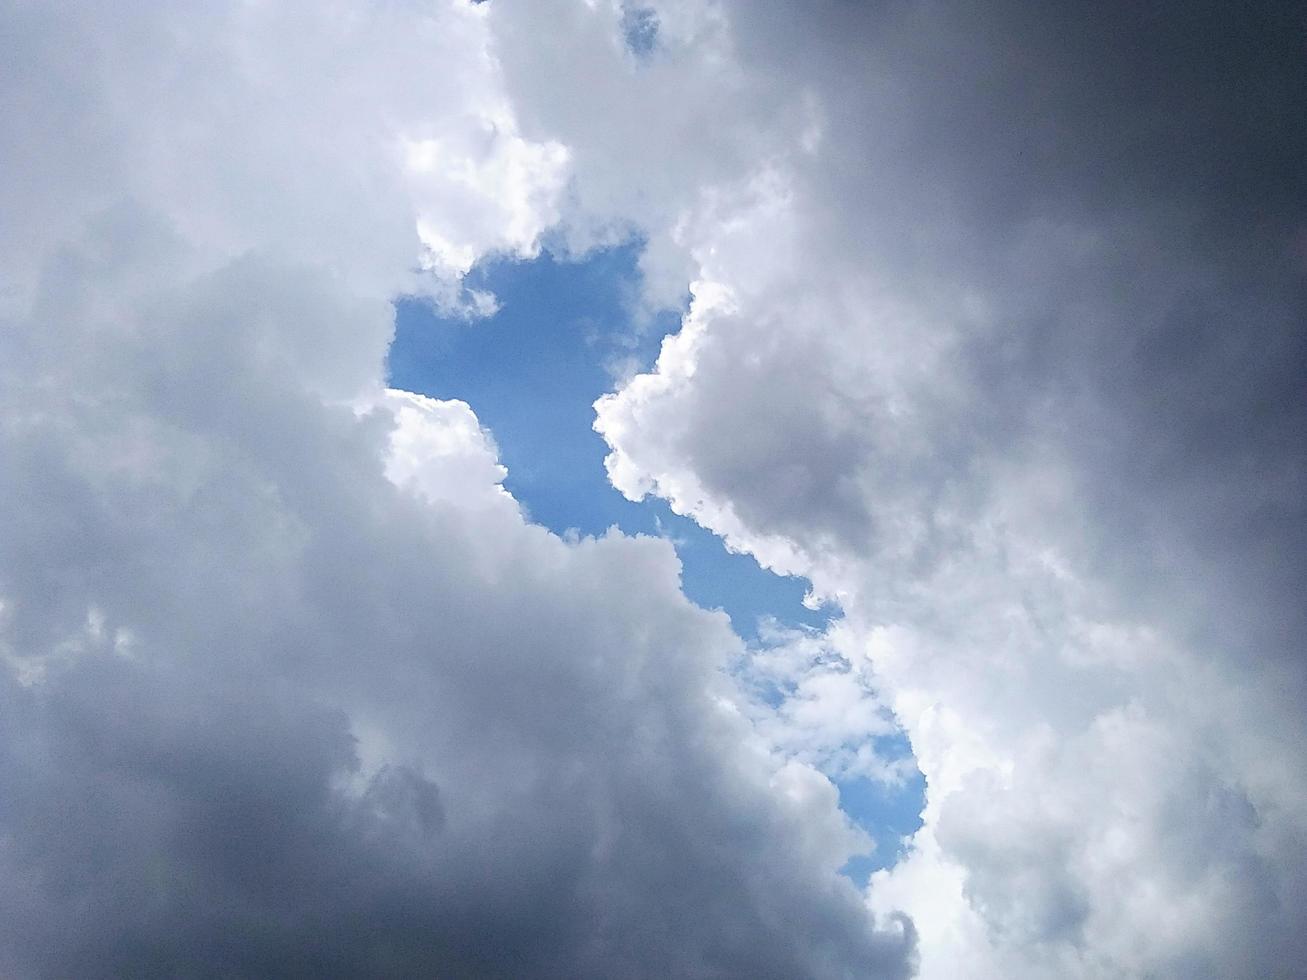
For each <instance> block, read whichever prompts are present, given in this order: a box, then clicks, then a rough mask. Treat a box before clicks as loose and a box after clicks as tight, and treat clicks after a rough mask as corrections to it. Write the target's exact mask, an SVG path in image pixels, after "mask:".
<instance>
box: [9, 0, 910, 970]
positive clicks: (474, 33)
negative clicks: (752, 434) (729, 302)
mask: <svg viewBox="0 0 1307 980" xmlns="http://www.w3.org/2000/svg"><path fill="white" fill-rule="evenodd" d="M3 17H4V20H5V28H4V33H5V35H6V37H7V38H9V39H10V41H11V44H12V46H13V48H14V50H15V52H18V53H20V56H19V57H16V58H15V59H14V60H12V61H9V62H8V63H7V66H6V76H5V78H4V81H3V85H4V91H5V95H6V99H7V103H6V104H7V105H8V104H12V105H13V107H14V110H13V111H6V114H5V121H4V124H3V126H2V127H0V129H3V132H4V137H3V138H4V141H5V142H4V146H5V147H6V148H7V149H8V150H12V151H13V153H12V155H7V160H8V161H9V164H8V165H7V169H8V170H9V171H11V172H12V173H13V174H14V179H13V180H12V181H8V180H7V181H6V182H5V188H4V191H3V193H4V206H5V208H6V214H7V219H6V222H5V227H4V232H3V236H2V237H3V249H4V252H3V254H4V256H5V257H6V259H8V258H13V259H14V261H13V262H6V264H5V269H6V273H5V274H6V279H5V295H4V305H3V308H2V309H0V318H3V324H2V328H0V410H2V411H0V414H2V416H3V427H2V428H0V458H3V459H4V461H5V463H4V466H3V467H0V523H2V524H3V526H4V527H5V528H6V529H7V530H6V532H5V534H4V535H3V536H0V603H2V605H0V660H2V661H3V666H4V669H3V670H0V923H2V924H0V972H3V973H4V974H5V975H6V976H14V977H28V976H52V975H58V976H63V975H76V976H122V975H140V976H150V975H175V974H187V975H190V974H196V975H218V974H221V975H225V976H232V975H235V976H268V975H297V974H308V975H340V976H368V975H376V976H407V975H415V974H429V973H432V972H439V973H440V974H441V975H450V976H475V977H492V976H524V975H525V976H568V977H572V976H595V977H611V976H750V977H767V976H774V977H794V976H813V977H844V976H851V975H866V974H868V973H870V974H872V975H875V976H884V977H902V976H907V975H908V974H909V973H910V972H911V967H912V963H913V959H914V944H915V931H914V927H913V926H912V924H911V922H910V921H909V920H907V919H906V918H904V917H901V916H896V917H893V918H890V917H882V918H880V919H877V918H875V917H873V915H872V914H871V913H870V912H869V911H868V910H867V908H866V907H865V904H864V903H863V902H862V901H861V897H860V895H859V894H858V892H857V891H856V889H855V888H854V887H853V886H852V885H851V884H850V883H849V882H848V881H847V880H846V879H844V878H841V877H840V876H839V874H838V869H839V868H840V867H841V866H842V865H843V864H844V862H845V861H846V860H847V859H848V856H849V854H850V852H851V850H853V849H856V848H857V847H859V846H861V844H862V839H861V837H860V835H859V834H857V833H856V832H854V831H853V830H852V829H851V827H850V825H849V824H848V821H847V820H846V819H845V818H844V817H843V815H842V814H841V813H840V812H839V810H838V807H837V800H836V794H835V791H834V788H833V787H832V786H831V784H830V782H829V781H828V780H827V779H826V778H825V777H824V776H822V775H821V774H819V773H818V772H817V771H816V770H815V769H813V768H811V767H810V766H807V765H805V764H803V763H802V762H800V761H794V760H789V759H787V757H786V756H785V755H783V754H781V753H779V752H776V751H773V750H772V748H771V747H770V746H769V745H768V743H767V742H766V741H765V740H763V739H762V738H760V737H759V735H758V733H757V732H756V731H755V729H754V727H753V726H752V724H751V723H750V722H749V720H748V719H747V718H746V717H745V716H744V715H743V714H742V713H741V712H740V711H738V710H733V709H732V707H731V704H732V699H733V698H735V697H737V696H738V692H737V690H736V688H735V687H734V686H733V685H732V683H731V682H730V679H729V677H728V675H727V673H726V669H725V668H727V667H728V666H729V664H730V663H732V661H733V660H735V659H736V658H738V657H739V656H740V655H741V653H742V650H741V645H740V641H739V640H738V638H737V637H735V636H734V635H733V634H732V633H731V631H730V629H729V625H728V623H727V621H726V618H725V617H724V616H723V615H721V614H720V613H710V612H706V611H704V610H700V609H698V608H696V607H694V606H693V605H692V604H690V603H689V602H688V601H687V600H686V599H685V597H684V596H683V594H682V593H681V591H680V588H679V571H680V570H679V565H678V562H677V559H676V556H675V552H674V550H673V549H672V547H671V546H670V545H669V544H668V543H667V542H664V541H660V540H657V539H653V538H644V537H641V538H630V537H626V536H623V535H621V534H619V533H610V534H608V535H606V536H604V537H602V538H599V539H590V538H587V539H577V540H569V541H564V540H563V539H560V538H558V537H556V536H554V535H552V534H550V533H549V532H547V531H546V530H544V529H543V528H540V527H538V526H534V525H531V524H529V523H527V522H526V521H525V520H524V518H523V516H522V514H521V512H520V510H519V508H518V506H517V504H516V502H515V501H514V500H513V499H512V497H511V496H510V495H509V494H508V493H507V492H506V491H505V490H504V489H503V487H502V486H501V482H500V481H501V480H502V479H503V476H504V469H503V467H502V466H501V464H500V463H499V461H498V460H497V459H496V456H495V450H494V443H493V439H492V437H491V436H490V435H489V434H488V433H486V432H484V431H483V430H482V429H481V427H480V425H479V424H478V422H477V420H476V417H475V415H474V414H473V412H472V409H471V408H469V407H468V406H466V405H462V404H461V403H455V402H438V401H433V400H430V399H425V398H420V397H417V396H413V395H409V394H406V393H403V392H388V391H385V390H384V388H383V384H382V361H383V358H384V353H385V350H386V345H387V344H388V342H389V338H390V331H391V322H392V315H393V314H392V309H391V305H390V303H391V301H392V299H393V298H394V296H395V295H396V294H398V293H400V292H405V291H408V292H415V291H416V292H420V293H423V294H425V295H429V296H431V297H432V298H433V300H435V301H437V302H446V301H448V302H454V303H458V302H462V299H461V298H460V297H461V293H460V292H459V290H460V288H461V287H460V285H459V281H458V273H459V272H460V271H461V270H462V269H463V268H464V267H465V266H466V264H467V261H468V258H469V256H471V257H479V256H483V255H486V254H492V253H500V252H506V253H509V254H519V255H530V254H531V253H532V252H533V251H534V250H535V249H536V248H537V247H538V246H539V236H540V234H541V233H542V232H543V230H544V229H546V228H548V227H550V226H551V225H552V224H553V223H554V221H555V218H556V213H557V212H556V210H555V209H557V208H559V207H561V204H560V203H559V200H558V199H557V197H558V195H561V194H562V193H563V182H562V176H561V175H562V174H563V173H564V168H565V167H566V166H568V165H569V163H568V161H569V160H570V156H568V154H567V153H566V152H564V150H563V149H562V146H563V144H562V143H554V142H551V141H550V140H549V139H548V138H545V139H540V140H536V139H534V138H533V137H531V136H528V135H525V134H524V132H523V131H521V130H519V129H518V128H517V122H516V118H515V116H514V115H513V113H512V110H511V105H510V103H509V101H508V97H507V95H506V94H505V92H504V89H503V85H502V80H501V74H500V68H499V67H498V61H497V56H496V55H495V54H494V52H493V50H492V48H493V39H492V37H491V35H490V33H489V31H488V28H487V26H486V24H487V17H488V14H487V12H486V11H484V10H483V9H481V8H478V7H473V6H468V5H463V4H461V3H451V4H447V5H438V6H436V7H427V6H422V7H417V6H413V5H408V4H406V3H396V4H383V5H380V6H377V5H370V4H368V5H361V6H355V5H350V4H344V3H339V4H337V3H333V4H329V5H326V6H324V5H320V4H308V5H293V4H292V5H278V6H277V7H268V6H265V5H260V4H255V5H232V6H225V5H218V6H213V5H187V4H176V5H165V6H160V7H149V8H148V9H147V8H145V7H140V8H135V7H132V6H129V7H127V8H124V9H121V10H115V11H113V12H112V14H111V13H110V12H109V11H107V10H101V9H100V8H94V7H88V6H85V5H72V6H69V7H41V8H32V7H30V6H27V5H18V6H16V7H15V6H8V7H6V8H5V12H4V14H3ZM414 146H418V147H421V148H423V149H422V152H420V153H417V154H416V156H415V155H414V154H413V153H406V152H405V150H404V148H405V147H408V148H410V149H411V148H412V147H414ZM437 150H438V151H437ZM433 161H435V162H433ZM428 164H430V165H428ZM11 205H12V207H11ZM437 246H439V247H437ZM424 247H425V249H426V251H425V252H424ZM424 255H425V256H426V260H427V261H426V265H427V266H428V267H427V268H423V256H424Z"/></svg>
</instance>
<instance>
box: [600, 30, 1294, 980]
mask: <svg viewBox="0 0 1307 980" xmlns="http://www.w3.org/2000/svg"><path fill="white" fill-rule="evenodd" d="M716 9H718V10H719V12H720V13H721V21H720V23H721V24H725V25H728V26H725V27H721V28H720V35H719V36H721V35H725V36H727V37H728V38H729V41H728V42H727V41H720V42H719V41H713V40H711V39H710V40H705V42H704V48H703V51H702V52H701V56H702V58H703V61H704V62H705V63H706V62H709V61H710V60H711V59H712V58H729V62H728V63H729V66H730V67H729V68H724V69H722V78H723V79H725V78H729V77H731V74H732V73H736V72H738V73H741V74H746V75H747V76H748V77H749V79H750V82H756V85H757V88H758V91H760V92H763V91H765V92H766V97H767V98H769V99H772V100H774V112H775V117H776V120H777V121H776V124H775V128H774V130H773V131H774V133H775V134H776V135H775V138H776V144H775V145H776V147H778V149H776V150H775V151H774V152H772V153H771V154H769V155H768V156H766V157H765V158H760V159H755V160H754V161H753V163H752V165H751V166H745V167H744V168H743V169H742V170H741V172H740V173H738V174H737V175H736V177H735V178H734V182H733V183H732V182H730V181H729V180H728V178H727V177H725V176H721V175H718V176H716V177H715V178H712V179H717V180H719V181H720V183H719V184H718V185H717V186H718V187H719V188H722V189H721V190H719V191H717V192H715V193H714V194H705V195H701V196H700V198H699V203H698V204H697V205H696V204H695V203H689V204H686V205H684V208H685V210H684V211H683V212H681V213H679V214H678V216H677V217H676V219H675V221H674V222H671V223H669V224H665V225H663V226H662V227H663V233H664V234H665V235H666V236H667V238H668V240H669V241H676V242H678V243H679V244H680V245H681V246H682V247H684V248H685V249H686V250H687V251H688V252H689V253H690V254H691V255H692V256H693V258H694V263H695V268H696V275H697V276H698V278H699V279H700V284H699V285H698V286H697V287H696V289H695V299H694V302H693V304H692V306H691V309H690V312H689V314H688V316H687V317H686V319H685V322H684V324H683V329H682V331H681V334H680V335H679V336H677V337H674V338H670V339H669V340H668V341H667V342H665V344H664V346H663V350H662V354H661V357H660V359H659V362H658V365H657V366H656V368H655V369H654V370H653V371H651V372H649V373H647V374H645V375H643V376H639V377H636V378H634V379H632V380H631V381H630V382H629V383H628V384H626V385H625V386H623V387H622V388H621V389H620V390H619V391H617V392H616V393H614V394H613V395H611V396H608V397H606V398H604V399H601V400H600V402H599V403H598V404H597V409H598V413H599V418H598V422H597V425H596V427H597V428H598V429H599V431H600V432H601V433H602V434H603V435H604V436H605V437H606V438H607V439H608V440H609V442H610V444H611V446H612V449H613V454H612V456H611V457H610V460H609V470H610V474H611V476H612V478H613V482H614V484H615V485H616V486H617V487H618V488H619V489H621V490H623V492H625V493H627V494H628V496H631V497H635V498H638V497H640V496H641V495H643V494H645V493H656V494H659V495H661V496H664V497H666V498H667V499H668V500H669V501H671V503H672V505H673V507H674V508H675V509H677V510H678V511H680V512H682V513H688V514H691V515H693V516H695V517H696V519H698V520H699V521H700V522H702V523H704V524H705V525H706V526H708V527H710V528H712V529H714V530H716V531H717V532H718V533H720V534H723V535H724V536H725V537H726V539H727V540H728V541H729V542H731V543H732V544H733V546H735V547H737V548H741V549H745V550H748V551H751V552H752V553H754V554H755V555H757V556H758V557H759V559H760V560H762V561H764V562H765V563H767V564H770V565H771V566H772V567H775V568H777V569H780V570H784V571H789V572H799V573H801V574H805V575H808V576H810V577H811V578H812V580H813V582H814V588H815V590H816V592H817V593H818V594H821V595H827V596H831V597H835V598H837V599H838V601H839V602H840V604H841V606H842V607H843V609H844V610H845V613H846V617H847V620H846V623H845V624H844V625H843V626H842V627H841V630H842V631H843V633H842V636H841V639H840V649H842V650H843V651H844V653H845V654H846V655H847V657H848V658H849V659H850V660H851V661H853V660H856V659H860V658H862V657H870V660H871V664H872V667H873V668H874V671H875V677H876V678H877V683H878V684H879V685H880V687H881V690H882V692H883V694H884V695H885V697H886V698H887V700H888V701H889V703H890V704H891V705H892V706H893V708H894V710H895V712H896V714H897V716H898V718H899V719H900V720H901V721H902V722H903V724H904V725H905V726H906V729H907V732H908V734H909V736H910V738H911V740H912V743H913V747H914V751H915V752H916V755H917V759H918V762H919V764H920V765H921V767H922V770H923V772H924V773H925V775H926V777H927V780H928V783H929V790H928V800H929V803H928V807H927V811H926V826H925V827H924V829H923V830H922V831H921V833H920V834H919V835H918V836H917V838H916V840H915V843H914V850H913V852H912V853H911V854H910V856H909V858H908V860H907V861H906V862H905V863H904V864H902V865H900V866H899V867H896V868H893V869H890V870H889V871H887V872H882V873H879V874H878V875H876V876H875V879H874V880H873V881H872V883H871V887H870V891H869V901H870V902H871V904H872V905H873V906H875V907H878V908H889V907H902V908H905V909H907V910H909V911H910V912H912V913H913V914H914V915H915V917H916V920H917V922H918V924H919V926H920V929H921V936H922V971H923V975H925V976H950V975H954V976H955V975H958V974H959V973H962V974H965V975H967V976H995V977H1000V976H1001V977H1011V976H1103V975H1111V976H1175V977H1187V976H1247V977H1260V976H1288V975H1290V974H1291V973H1292V972H1293V971H1294V970H1296V967H1295V966H1293V964H1296V963H1297V962H1299V961H1300V959H1301V954H1302V949H1301V940H1300V939H1299V938H1298V930H1297V927H1296V925H1295V923H1294V917H1293V911H1292V910H1293V909H1295V908H1296V907H1297V905H1298V904H1299V903H1300V902H1301V899H1302V895H1303V888H1304V882H1305V881H1307V868H1305V867H1304V865H1303V861H1302V853H1303V852H1302V849H1301V841H1302V840H1303V835H1304V830H1305V829H1307V810H1304V806H1303V800H1304V789H1305V787H1304V783H1303V781H1302V777H1301V772H1302V766H1301V748H1300V746H1301V745H1302V744H1304V743H1303V736H1304V734H1307V733H1304V730H1303V725H1302V715H1301V710H1300V705H1301V703H1302V698H1303V695H1304V693H1307V691H1305V689H1304V680H1305V679H1307V678H1304V672H1303V663H1302V659H1301V650H1302V641H1303V627H1304V621H1303V615H1302V606H1301V603H1300V601H1299V600H1298V599H1297V597H1296V593H1297V592H1298V591H1300V590H1301V582H1302V581H1303V572H1304V568H1303V564H1302V555H1303V554H1304V552H1303V549H1302V544H1303V542H1302V540H1301V539H1302V528H1303V527H1304V526H1307V525H1304V522H1303V520H1302V518H1303V513H1302V500H1303V497H1302V494H1301V492H1300V491H1301V488H1302V483H1303V474H1304V460H1305V459H1307V447H1304V443H1303V437H1302V433H1304V432H1307V425H1304V422H1305V421H1307V420H1304V418H1303V409H1302V400H1301V399H1300V398H1297V397H1296V396H1295V395H1294V394H1293V392H1295V391H1297V390H1300V389H1301V388H1302V383H1303V377H1302V368H1301V365H1302V357H1301V353H1302V346H1303V333H1302V330H1301V328H1300V324H1301V321H1302V314H1303V309H1302V299H1301V289H1300V284H1301V276H1302V266H1301V258H1300V253H1299V249H1298V246H1297V245H1296V244H1295V243H1296V242H1297V241H1298V239H1299V238H1300V236H1301V228H1302V221H1303V206H1302V201H1303V199H1304V195H1303V193H1302V191H1303V187H1302V177H1301V174H1300V173H1298V168H1295V167H1294V166H1293V165H1292V164H1291V163H1290V161H1291V160H1292V159H1293V158H1294V156H1295V155H1297V154H1298V153H1299V152H1300V151H1301V149H1302V140H1301V137H1300V135H1299V128H1297V127H1293V126H1292V125H1290V124H1288V120H1289V119H1290V118H1291V117H1292V116H1293V115H1294V113H1295V111H1296V110H1295V109H1294V105H1295V102H1294V99H1295V96H1293V95H1292V94H1291V93H1292V92H1296V91H1298V90H1299V89H1300V88H1301V86H1300V85H1299V84H1297V83H1296V82H1293V81H1290V78H1291V77H1293V78H1296V77H1297V76H1296V75H1295V73H1296V72H1297V71H1298V69H1297V68H1296V67H1294V66H1295V65H1296V64H1297V59H1296V56H1294V55H1293V54H1291V53H1290V52H1289V50H1288V48H1287V47H1286V46H1287V45H1289V44H1290V43H1291V42H1290V41H1289V39H1290V38H1293V37H1298V36H1300V29H1301V24H1300V23H1299V22H1298V21H1296V20H1294V19H1293V18H1292V17H1287V16H1286V15H1285V13H1284V11H1282V10H1279V9H1278V8H1275V7H1273V6H1271V5H1267V6H1265V7H1261V8H1258V9H1257V10H1255V11H1252V12H1251V13H1250V14H1249V16H1248V17H1247V18H1244V17H1243V16H1242V15H1241V16H1239V17H1235V16H1234V15H1233V14H1231V13H1227V12H1224V11H1217V10H1215V9H1214V8H1210V7H1200V8H1192V7H1189V6H1184V7H1181V6H1180V5H1164V6H1163V7H1162V8H1148V10H1147V11H1145V10H1144V9H1142V8H1138V7H1135V6H1126V5H1118V6H1115V7H1112V8H1110V9H1109V8H1095V11H1094V12H1092V13H1090V14H1085V15H1083V16H1082V15H1070V16H1069V17H1068V18H1066V19H1063V17H1062V13H1061V12H1059V13H1058V14H1057V15H1054V14H1053V13H1052V12H1048V11H1042V10H1034V9H1033V8H1026V7H1023V6H1021V5H1000V6H999V7H998V8H994V9H993V10H990V9H989V8H987V9H986V10H985V11H984V12H983V14H982V13H981V12H979V11H976V12H971V11H965V10H962V9H952V8H947V7H939V6H931V5H924V4H908V5H880V4H860V5H853V4H843V5H840V4H826V5H819V6H818V7H816V8H799V7H797V6H784V5H779V4H757V5H752V4H723V5H720V6H719V7H717V8H716ZM1236 21H1237V22H1236ZM707 52H711V54H710V53H707ZM685 57H687V58H688V57H691V56H690V55H686V56H685ZM748 87H749V83H744V84H742V85H740V86H737V88H736V89H735V90H736V91H740V90H744V89H747V88H748ZM804 106H807V107H809V110H810V112H809V118H811V119H812V120H813V121H814V123H813V124H814V126H815V127H816V129H815V130H814V132H815V133H817V135H816V136H814V138H813V140H808V141H805V140H804V139H802V138H796V137H795V135H794V131H793V130H792V129H789V130H787V127H786V122H785V121H786V120H790V119H794V118H798V117H799V115H800V114H801V110H802V109H803V107H804ZM748 116H749V113H748V112H747V111H746V112H744V113H739V114H737V113H731V114H730V115H729V117H728V118H727V119H724V120H723V121H722V123H721V124H720V125H718V126H715V127H713V131H714V133H715V134H716V135H715V137H714V138H723V135H722V134H728V135H729V134H731V133H732V132H734V131H733V130H732V124H733V123H735V122H737V121H738V120H739V119H743V118H747V117H748ZM575 152H576V159H578V160H585V159H586V158H587V157H588V156H594V155H597V154H600V153H607V154H609V155H610V157H611V159H612V160H613V161H614V162H613V163H612V164H611V165H612V166H613V168H614V169H616V170H622V169H623V166H624V158H623V156H622V154H623V150H622V147H621V146H620V145H615V144H603V145H602V146H593V147H590V148H588V149H586V148H577V149H576V151H575ZM665 154H666V157H667V158H668V159H671V160H673V161H676V160H677V157H676V150H674V149H668V150H666V151H665ZM661 165H663V166H664V167H673V166H675V165H676V163H675V162H673V163H668V162H667V161H666V160H664V161H661ZM682 166H683V169H681V170H680V171H679V172H680V173H682V174H683V175H691V174H698V173H700V171H698V170H696V169H695V168H696V158H695V150H693V149H690V150H687V151H686V156H685V162H684V163H683V165H682ZM687 179H692V178H689V177H687ZM699 186H702V185H701V184H700V185H699ZM729 187H734V188H736V189H743V188H749V187H752V188H754V189H755V192H754V193H752V194H750V193H745V192H741V193H737V194H735V195H734V197H732V195H731V193H730V192H729V191H727V190H725V188H729ZM722 202H727V203H726V205H725V207H726V210H725V212H723V211H722V206H723V205H722ZM696 208H697V209H698V210H696Z"/></svg>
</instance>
